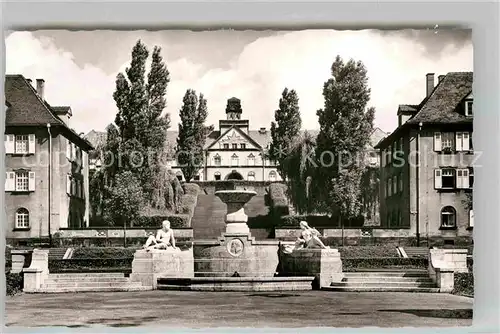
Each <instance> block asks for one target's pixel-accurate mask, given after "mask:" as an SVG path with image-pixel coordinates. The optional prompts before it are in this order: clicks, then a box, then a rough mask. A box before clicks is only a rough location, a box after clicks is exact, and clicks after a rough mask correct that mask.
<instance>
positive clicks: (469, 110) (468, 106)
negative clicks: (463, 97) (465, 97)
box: [465, 101, 473, 116]
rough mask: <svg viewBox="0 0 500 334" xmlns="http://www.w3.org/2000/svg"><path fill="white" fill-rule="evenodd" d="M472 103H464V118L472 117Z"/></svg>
mask: <svg viewBox="0 0 500 334" xmlns="http://www.w3.org/2000/svg"><path fill="white" fill-rule="evenodd" d="M472 115H473V113H472V101H465V116H472Z"/></svg>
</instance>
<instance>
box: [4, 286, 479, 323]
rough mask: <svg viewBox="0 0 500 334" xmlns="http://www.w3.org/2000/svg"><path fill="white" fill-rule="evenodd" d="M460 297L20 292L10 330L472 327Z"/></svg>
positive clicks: (11, 309)
mask: <svg viewBox="0 0 500 334" xmlns="http://www.w3.org/2000/svg"><path fill="white" fill-rule="evenodd" d="M472 303H473V300H472V299H471V298H467V297H461V296H454V295H449V294H431V293H369V292H364V293H356V292H326V291H306V292H278V293H263V292H255V293H252V292H248V293H243V292H177V291H145V292H113V293H64V294H23V295H18V296H14V297H9V298H8V299H7V301H6V319H5V324H6V325H7V326H9V327H10V326H12V327H18V326H20V327H35V326H44V327H45V326H64V327H70V328H76V327H95V326H99V327H101V326H107V327H135V326H168V327H190V328H200V327H281V328H285V327H319V326H327V327H364V326H377V327H406V326H409V327H418V326H425V327H438V326H439V327H442V326H446V327H448V326H449V327H452V326H470V325H472Z"/></svg>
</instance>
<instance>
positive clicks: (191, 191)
mask: <svg viewBox="0 0 500 334" xmlns="http://www.w3.org/2000/svg"><path fill="white" fill-rule="evenodd" d="M183 189H184V194H185V195H193V196H198V194H199V193H200V186H199V185H197V184H196V183H184V185H183Z"/></svg>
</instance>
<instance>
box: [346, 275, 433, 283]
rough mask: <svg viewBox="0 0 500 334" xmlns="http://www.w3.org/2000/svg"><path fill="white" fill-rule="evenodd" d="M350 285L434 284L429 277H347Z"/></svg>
mask: <svg viewBox="0 0 500 334" xmlns="http://www.w3.org/2000/svg"><path fill="white" fill-rule="evenodd" d="M344 281H345V282H348V283H371V282H386V283H388V282H407V283H412V282H413V283H429V282H431V283H432V280H431V279H430V278H429V277H390V276H389V277H376V276H372V277H346V278H344Z"/></svg>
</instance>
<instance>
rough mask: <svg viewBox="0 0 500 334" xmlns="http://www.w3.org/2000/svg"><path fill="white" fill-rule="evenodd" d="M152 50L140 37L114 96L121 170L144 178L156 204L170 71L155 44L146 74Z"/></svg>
mask: <svg viewBox="0 0 500 334" xmlns="http://www.w3.org/2000/svg"><path fill="white" fill-rule="evenodd" d="M148 56H149V52H148V50H147V48H146V46H145V45H144V44H143V43H142V42H141V41H140V40H139V41H137V43H136V44H135V46H134V47H133V49H132V60H131V63H130V67H127V68H126V69H125V74H123V73H119V74H118V75H117V78H116V90H115V92H114V94H113V98H114V100H115V102H116V106H117V108H118V113H117V114H116V118H115V123H116V125H117V126H118V129H119V131H118V132H119V137H120V149H119V155H120V157H121V158H122V159H123V161H121V162H122V164H121V166H120V169H121V170H130V171H132V172H133V174H134V175H136V176H137V177H138V178H139V180H140V181H141V185H142V188H143V190H144V194H145V196H146V198H148V200H149V201H150V202H151V203H152V205H154V206H157V202H158V198H157V197H155V187H156V186H157V182H158V181H157V180H158V177H159V174H160V173H161V170H160V160H161V159H160V158H161V156H162V155H163V153H164V143H165V140H166V131H167V129H168V128H169V126H170V116H169V114H163V111H164V109H165V106H166V99H165V94H166V91H167V86H168V83H169V82H170V73H169V71H168V69H167V67H166V65H165V63H164V61H163V58H162V56H161V48H160V47H157V46H155V47H154V49H153V53H152V55H151V68H150V71H149V73H148V74H147V77H146V61H147V59H148Z"/></svg>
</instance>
